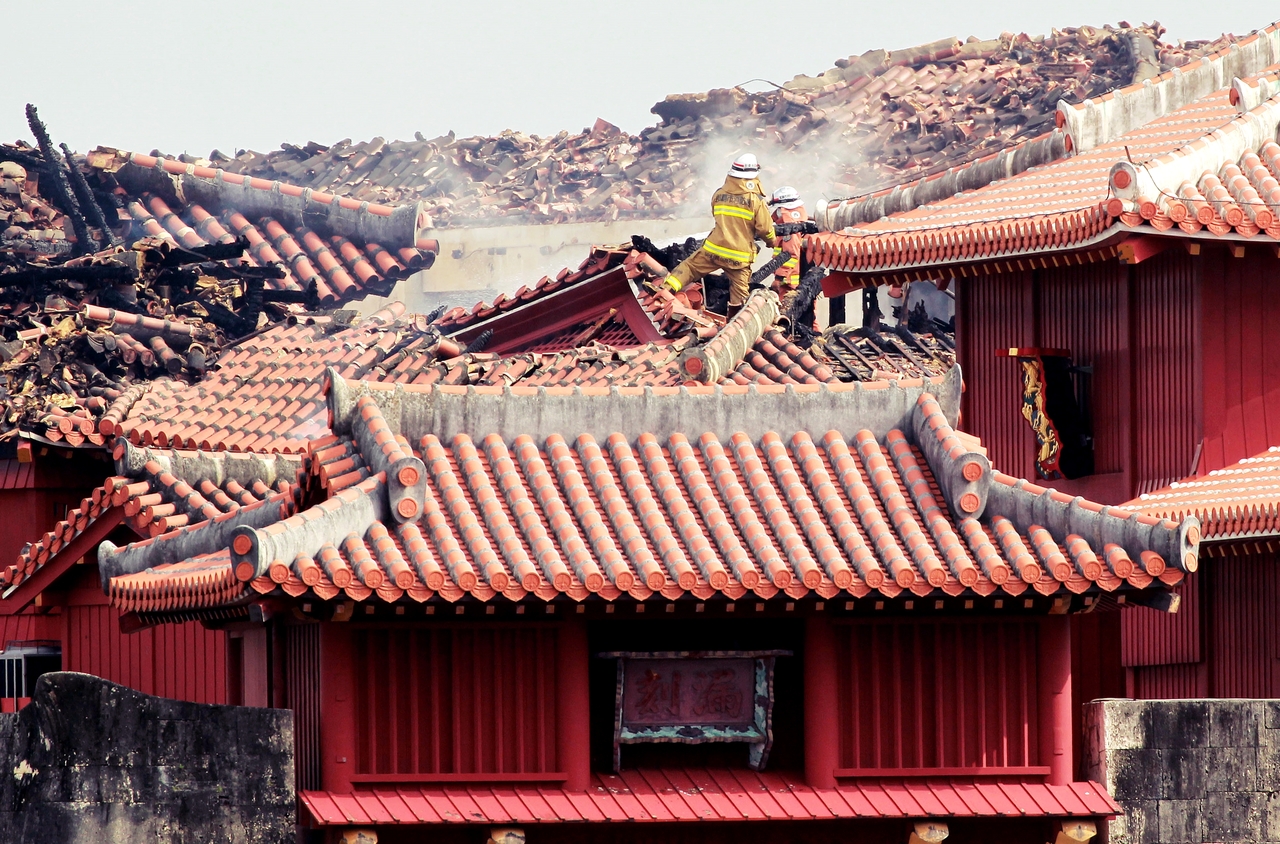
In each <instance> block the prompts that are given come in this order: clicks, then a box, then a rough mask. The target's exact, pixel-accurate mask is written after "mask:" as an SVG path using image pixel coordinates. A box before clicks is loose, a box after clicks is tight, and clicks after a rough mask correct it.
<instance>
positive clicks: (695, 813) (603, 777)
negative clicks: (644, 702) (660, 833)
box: [299, 769, 1121, 826]
mask: <svg viewBox="0 0 1280 844" xmlns="http://www.w3.org/2000/svg"><path fill="white" fill-rule="evenodd" d="M592 779H593V781H592V783H591V785H590V786H589V787H588V788H587V790H586V792H585V793H581V792H573V793H571V792H567V791H565V790H564V789H562V788H560V787H557V786H551V785H538V784H534V783H530V784H527V785H524V784H516V785H511V786H475V785H458V786H456V787H454V786H444V785H438V786H432V785H425V786H399V787H396V786H390V787H387V788H374V789H364V790H360V791H355V792H351V793H346V794H343V793H337V792H331V791H303V792H301V793H300V794H299V797H300V799H301V801H302V805H303V806H305V807H306V810H307V812H308V813H309V814H310V815H311V819H312V821H313V822H314V823H316V824H317V825H320V826H330V825H349V824H406V825H407V824H487V823H520V824H539V823H560V822H582V821H593V822H606V821H614V822H624V821H625V822H641V823H643V822H659V823H661V822H673V821H741V820H779V821H788V820H789V821H799V820H804V821H808V820H837V819H852V818H926V817H938V818H973V817H1066V816H1073V817H1080V816H1084V817H1090V816H1093V817H1097V816H1101V815H1114V814H1117V813H1119V812H1120V811H1121V810H1120V807H1119V806H1118V805H1116V803H1114V802H1113V801H1112V800H1111V798H1110V797H1108V796H1107V793H1106V791H1105V790H1104V789H1103V788H1102V786H1100V785H1098V784H1097V783H1093V782H1072V783H1066V784H1064V785H1044V784H1040V783H1028V782H1024V781H1019V780H1006V779H1000V778H988V777H984V778H982V779H980V780H979V779H967V778H963V777H951V778H948V777H941V778H936V779H929V780H924V781H914V780H912V781H905V780H900V779H892V778H881V779H859V780H856V781H850V782H847V783H842V784H840V785H838V786H836V787H835V788H829V789H827V788H813V787H811V786H809V785H807V784H805V782H804V781H803V778H801V777H793V776H789V775H788V774H785V773H766V772H760V771H749V770H737V769H733V770H729V769H679V770H663V769H643V770H635V771H623V772H621V773H619V774H601V773H598V774H595V775H593V778H592Z"/></svg>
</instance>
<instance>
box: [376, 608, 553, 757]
mask: <svg viewBox="0 0 1280 844" xmlns="http://www.w3.org/2000/svg"><path fill="white" fill-rule="evenodd" d="M557 635H558V631H557V630H556V629H555V628H548V627H528V626H525V627H490V628H472V627H456V628H452V627H451V628H435V627H428V628H422V627H420V628H409V629H394V628H390V629H376V628H374V629H357V630H353V631H352V636H353V641H352V654H353V657H354V659H353V665H354V677H353V681H354V688H355V719H356V733H357V735H356V759H357V762H356V774H357V775H374V774H439V775H456V774H473V773H501V774H535V773H553V772H556V771H557V770H558V767H557V764H558V760H557V758H556V640H557Z"/></svg>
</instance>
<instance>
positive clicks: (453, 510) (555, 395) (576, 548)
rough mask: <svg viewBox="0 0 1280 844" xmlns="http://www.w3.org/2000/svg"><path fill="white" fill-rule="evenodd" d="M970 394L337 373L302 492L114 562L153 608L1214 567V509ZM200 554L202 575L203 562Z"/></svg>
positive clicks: (1113, 579) (936, 582) (1157, 575)
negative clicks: (1144, 511) (1145, 484)
mask: <svg viewBox="0 0 1280 844" xmlns="http://www.w3.org/2000/svg"><path fill="white" fill-rule="evenodd" d="M926 390H934V391H937V392H939V394H940V395H941V396H942V402H941V404H940V403H939V401H938V400H935V399H934V398H933V396H932V395H931V394H930V393H929V392H926ZM957 401H958V373H957V372H955V371H953V372H952V374H951V377H950V378H949V379H947V380H946V381H945V382H934V383H930V384H923V383H920V382H917V383H916V384H914V385H911V384H909V383H905V382H903V383H902V384H901V385H899V386H890V385H888V384H886V383H884V382H880V383H879V384H877V385H876V386H874V387H868V386H866V385H839V384H837V385H833V386H797V387H789V388H786V389H785V390H779V389H778V388H750V389H748V388H742V387H737V386H728V387H717V388H709V387H700V388H686V389H681V390H678V391H677V390H670V389H662V388H646V389H644V390H626V391H619V390H612V391H592V390H575V391H565V390H561V391H558V392H557V391H551V390H547V389H545V388H543V389H538V390H532V389H527V388H514V389H506V390H498V389H493V388H469V389H466V390H458V389H457V388H449V387H440V388H434V389H427V390H422V389H420V388H415V387H396V388H394V389H386V388H383V387H377V386H375V385H373V384H371V383H368V382H347V381H343V380H342V379H341V378H339V377H336V376H335V378H334V386H333V388H332V393H331V395H330V398H329V404H330V408H331V412H332V413H333V418H334V430H335V433H334V434H333V435H332V436H329V437H325V438H323V439H319V440H316V441H315V442H313V443H312V445H311V447H310V450H309V452H308V455H307V459H306V473H305V477H304V479H303V481H302V486H301V492H300V496H299V497H300V499H301V502H302V505H301V506H302V507H303V509H301V510H299V512H297V514H296V515H293V516H291V517H289V518H287V519H285V520H283V521H278V522H276V523H273V524H270V525H265V526H256V527H249V526H241V527H237V528H235V529H234V530H233V531H231V532H230V533H224V534H217V535H215V534H213V533H205V534H202V535H201V536H200V537H198V538H197V539H196V541H195V542H189V543H187V544H185V545H183V546H181V548H180V550H181V552H182V553H181V554H180V555H179V554H175V553H174V552H175V551H177V550H179V546H176V545H174V546H164V545H163V544H162V545H159V546H157V547H152V548H149V547H147V546H146V545H145V544H137V545H133V546H129V547H127V548H123V549H116V548H114V546H111V547H108V546H104V548H103V550H102V551H101V552H100V554H99V557H100V565H101V567H102V571H103V577H104V582H108V581H109V584H110V594H111V597H112V600H113V602H114V603H116V604H117V605H118V606H121V607H122V608H127V609H130V610H134V611H140V612H161V611H174V610H189V609H197V608H203V607H207V606H210V604H209V603H208V600H209V598H208V595H209V594H210V593H209V591H208V590H209V589H211V588H214V586H209V585H208V584H214V585H215V586H216V589H217V590H222V591H219V592H218V594H220V595H232V594H233V593H232V591H231V585H230V580H229V579H228V574H227V573H228V572H231V573H232V574H233V575H234V577H235V578H236V579H237V580H239V581H240V582H241V583H242V584H243V585H242V587H241V591H240V592H239V593H234V599H235V600H241V599H244V598H246V597H248V596H249V595H251V594H252V593H258V594H264V595H265V594H271V593H275V592H277V590H279V591H280V592H282V593H283V594H285V595H289V596H293V597H298V596H301V595H304V594H307V593H310V594H312V595H314V596H315V597H316V598H319V599H322V600H329V599H333V598H336V597H338V596H340V595H344V594H345V596H346V597H348V598H351V599H354V600H360V601H363V600H369V599H372V598H374V597H375V596H376V597H377V598H378V599H381V600H383V601H388V602H394V601H399V600H400V599H402V598H403V597H406V596H407V597H408V598H410V599H413V600H416V601H425V600H427V599H429V598H431V597H433V596H435V595H438V596H439V597H441V598H443V599H445V600H448V601H456V600H459V599H461V598H463V597H465V596H468V595H469V596H471V597H473V598H476V599H479V600H482V601H488V600H492V599H494V598H495V597H497V596H498V595H499V594H502V595H503V596H505V597H506V598H507V599H509V600H513V601H516V600H520V599H521V598H523V597H525V596H526V595H529V594H533V595H535V596H537V597H539V598H541V599H543V600H551V599H553V598H556V597H558V596H561V595H564V596H567V597H569V598H570V599H573V600H577V601H581V600H584V599H586V598H588V597H589V596H591V595H593V594H594V595H598V596H599V597H601V598H604V599H606V600H614V599H617V598H619V597H622V596H623V595H624V594H627V595H629V596H630V597H631V598H634V599H636V600H645V599H647V598H649V597H651V596H653V595H654V593H659V594H661V595H662V596H664V597H666V598H668V599H675V598H678V597H680V596H682V595H692V596H695V597H698V598H700V599H704V600H705V599H707V598H710V597H712V596H713V595H717V594H720V595H723V596H724V597H726V598H729V599H736V598H740V597H744V596H746V595H749V594H751V595H755V596H758V597H760V598H766V599H767V598H770V597H773V596H775V595H778V594H780V593H785V594H786V595H788V596H790V597H792V598H798V597H802V596H804V595H807V594H809V593H816V594H817V595H819V596H823V597H826V598H833V597H835V596H836V595H839V594H845V595H847V596H849V597H854V598H859V597H864V596H867V595H870V594H873V593H875V594H878V595H881V596H885V597H896V596H898V595H900V594H904V595H907V596H910V595H914V596H925V595H930V594H935V595H937V596H939V597H941V596H944V595H947V596H958V595H979V596H988V595H999V594H1003V595H1010V596H1016V595H1021V594H1022V593H1023V592H1025V591H1026V590H1028V589H1031V590H1034V592H1036V593H1038V594H1041V595H1051V594H1056V593H1062V594H1068V595H1070V594H1081V593H1085V592H1092V593H1095V594H1103V593H1108V592H1114V591H1116V590H1121V589H1143V588H1146V587H1149V586H1152V585H1153V584H1155V582H1156V581H1159V585H1161V586H1167V585H1173V584H1175V583H1177V582H1179V581H1180V580H1181V578H1182V577H1183V572H1184V571H1190V570H1194V569H1195V566H1196V543H1197V541H1198V540H1197V538H1196V536H1195V535H1194V531H1195V529H1196V527H1195V525H1196V523H1195V520H1194V519H1191V520H1187V521H1186V522H1185V523H1184V524H1182V525H1178V524H1175V523H1173V522H1171V521H1166V520H1162V519H1158V518H1151V517H1145V516H1132V517H1130V516H1129V514H1127V513H1125V514H1120V513H1118V512H1116V511H1113V510H1112V509H1110V508H1105V507H1099V506H1098V505H1093V504H1090V503H1088V502H1083V501H1082V500H1080V499H1072V498H1071V497H1069V496H1065V495H1061V494H1060V493H1056V492H1054V491H1052V490H1045V489H1042V488H1040V487H1037V486H1034V485H1031V484H1027V483H1026V482H1025V481H1015V480H1014V479H1012V478H1009V477H1007V476H1005V475H1002V474H1001V473H998V472H993V471H992V470H991V469H990V468H989V464H988V463H987V461H986V458H985V456H983V455H982V454H981V453H980V452H976V451H972V450H969V449H968V448H967V447H966V446H965V445H963V444H962V441H961V439H962V438H961V436H960V435H957V434H956V433H955V432H954V431H953V430H952V428H951V425H950V422H949V421H948V419H947V415H946V414H945V413H944V412H943V410H942V407H943V406H946V407H949V408H952V410H951V412H952V413H953V414H954V408H955V405H956V402H957ZM384 413H386V414H390V415H389V416H384ZM953 418H954V417H953ZM464 420H465V422H464ZM833 420H845V422H844V423H843V424H844V425H846V426H847V432H846V433H842V432H840V431H835V430H829V431H828V430H826V428H827V427H829V425H830V424H831V422H832V421H833ZM463 424H465V426H466V427H465V428H464V427H460V425H463ZM860 426H865V427H860ZM392 431H397V432H399V433H398V434H396V435H395V436H393V435H392V433H391V432H392ZM698 431H705V433H702V434H700V435H695V434H696V432H698ZM684 432H689V433H687V434H686V433H684ZM401 434H403V436H401ZM308 505H309V506H308ZM161 539H163V537H162V538H161ZM214 540H219V541H221V542H222V543H223V544H221V545H219V544H217V542H214ZM153 541H158V540H153ZM227 544H229V545H230V549H231V551H230V556H229V559H227V561H226V562H222V560H223V559H224V558H222V557H219V556H218V555H219V554H220V553H221V552H222V551H224V550H225V548H226V547H227ZM160 565H168V566H170V568H168V569H165V570H164V571H166V572H169V574H162V573H161V571H160V570H158V569H157V566H160ZM197 574H198V577H199V578H201V580H200V583H201V584H202V585H201V588H200V589H193V588H191V587H187V586H184V585H183V584H184V583H185V582H186V579H188V578H191V577H195V576H197Z"/></svg>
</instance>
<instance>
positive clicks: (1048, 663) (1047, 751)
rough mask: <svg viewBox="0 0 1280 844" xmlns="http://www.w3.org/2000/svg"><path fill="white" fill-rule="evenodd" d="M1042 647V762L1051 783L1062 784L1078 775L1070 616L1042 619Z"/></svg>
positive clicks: (1040, 664) (1040, 695) (1040, 685)
mask: <svg viewBox="0 0 1280 844" xmlns="http://www.w3.org/2000/svg"><path fill="white" fill-rule="evenodd" d="M1039 651H1040V654H1039V656H1040V659H1039V672H1038V678H1037V679H1038V681H1039V682H1038V687H1039V701H1040V706H1039V710H1040V712H1039V715H1040V764H1041V765H1048V766H1049V784H1050V785H1063V784H1065V783H1069V782H1071V781H1072V780H1073V779H1075V766H1074V765H1073V763H1072V760H1071V755H1072V754H1071V738H1072V732H1073V730H1074V726H1075V725H1074V719H1073V718H1072V707H1071V621H1070V618H1069V617H1068V616H1066V615H1051V616H1048V617H1046V618H1044V619H1043V620H1042V621H1041V622H1040V642H1039Z"/></svg>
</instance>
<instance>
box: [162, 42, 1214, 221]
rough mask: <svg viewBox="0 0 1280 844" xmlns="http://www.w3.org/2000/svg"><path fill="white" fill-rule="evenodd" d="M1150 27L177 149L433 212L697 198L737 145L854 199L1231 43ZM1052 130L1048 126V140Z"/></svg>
mask: <svg viewBox="0 0 1280 844" xmlns="http://www.w3.org/2000/svg"><path fill="white" fill-rule="evenodd" d="M1162 33H1163V28H1162V27H1161V26H1160V25H1159V24H1152V25H1150V26H1147V25H1143V26H1136V27H1131V26H1129V25H1128V24H1123V23H1122V24H1121V25H1120V26H1119V27H1118V28H1115V27H1110V26H1107V27H1102V28H1095V27H1089V26H1082V27H1068V28H1066V29H1062V30H1054V31H1053V32H1051V33H1050V34H1049V35H1048V36H1043V37H1041V36H1037V37H1029V36H1027V35H1026V34H1020V35H1015V34H1013V33H1002V34H1001V35H1000V36H999V37H998V38H994V39H990V40H985V41H984V40H979V39H976V38H970V39H968V40H967V41H965V42H961V41H960V40H959V39H956V38H947V39H942V40H940V41H937V42H934V43H931V44H925V45H921V46H919V47H914V48H910V49H905V50H894V51H885V50H872V51H869V52H867V53H865V54H863V55H861V56H850V57H848V58H847V59H841V60H839V61H837V62H836V67H834V68H832V69H830V70H828V71H826V72H825V73H822V74H820V75H819V76H817V77H808V76H797V77H795V78H794V79H792V80H791V81H790V82H787V83H785V84H783V85H780V86H776V87H773V88H771V89H770V90H767V91H765V92H764V93H749V92H748V91H747V90H746V89H745V88H742V87H738V88H728V89H718V90H713V91H709V92H706V93H702V94H678V95H673V96H670V97H667V98H666V99H665V100H663V101H662V102H660V103H658V104H657V105H655V106H654V107H653V112H654V113H655V114H657V115H658V116H659V117H660V118H661V122H660V123H659V124H658V125H656V126H653V127H650V128H648V129H645V130H644V131H642V132H641V133H640V134H639V135H629V134H627V133H625V132H622V131H621V130H619V129H618V128H617V127H616V126H613V125H611V124H609V123H608V122H606V121H604V120H597V121H596V123H595V125H594V126H592V127H591V128H590V129H584V130H583V131H582V132H580V133H576V134H570V133H567V132H562V133H560V134H558V135H556V136H554V137H550V138H540V137H537V136H531V135H525V134H523V133H520V132H510V131H509V132H504V133H502V134H501V135H499V136H497V137H492V138H483V137H471V138H458V137H456V136H454V135H453V134H452V133H450V134H449V135H447V136H443V137H438V138H433V139H430V140H428V139H426V138H424V137H422V136H421V135H419V136H417V137H416V139H415V140H410V141H386V140H385V139H383V138H374V139H372V140H370V141H366V142H363V143H352V142H351V141H350V140H343V141H339V142H338V143H336V144H334V145H332V146H325V145H322V144H318V143H315V142H311V143H308V144H306V145H304V146H295V145H292V144H284V145H282V148H281V149H280V150H276V151H273V152H270V153H265V154H264V153H259V152H254V151H243V152H240V153H237V154H236V155H235V156H234V157H228V156H225V155H222V154H221V153H218V152H217V151H214V153H212V154H211V155H210V156H209V158H208V159H196V158H192V157H187V156H184V157H183V161H186V162H189V163H192V164H196V165H208V166H211V167H217V168H220V169H222V170H224V171H225V172H227V173H235V174H244V175H250V176H255V177H258V178H262V179H267V180H274V179H283V180H284V181H286V182H290V183H293V184H297V185H299V186H302V187H307V188H310V189H313V190H321V191H329V192H332V193H335V194H337V195H341V196H349V197H351V198H353V199H356V200H360V201H369V202H376V203H386V204H392V203H412V202H418V201H421V202H422V203H424V207H425V209H426V211H427V213H428V214H429V215H430V217H431V220H432V222H433V224H434V225H435V226H437V227H443V226H447V225H459V224H465V225H482V224H501V223H558V222H571V221H581V220H611V219H620V218H621V219H627V218H643V217H652V216H655V215H666V214H671V213H673V212H676V213H680V212H682V210H683V209H684V207H685V206H686V205H688V204H690V203H693V204H694V205H696V206H697V207H698V208H699V209H700V208H701V202H702V198H703V197H704V196H705V194H706V192H707V191H708V190H710V189H711V188H714V187H715V186H714V185H708V184H704V183H703V181H702V180H703V178H704V174H705V173H708V172H713V173H715V174H716V176H717V177H718V175H719V174H720V173H721V172H722V168H723V165H722V163H720V160H721V159H724V160H726V161H727V160H728V159H729V158H732V157H733V150H736V149H745V148H750V149H752V150H753V151H755V152H757V153H758V154H759V156H760V159H761V161H762V162H763V163H764V165H765V170H764V174H765V177H766V179H767V180H769V182H770V183H771V184H772V183H773V182H774V181H775V180H779V179H780V180H782V181H783V182H786V183H790V184H794V185H797V186H801V187H802V188H803V189H804V191H805V192H806V193H809V192H812V193H815V194H816V193H819V192H822V193H824V194H826V195H850V194H857V193H862V192H865V191H868V190H874V189H877V188H879V187H881V186H884V185H886V184H892V183H896V182H898V181H901V180H906V179H911V178H915V177H918V176H923V175H927V174H930V173H934V172H937V171H939V170H942V169H946V168H947V167H950V166H953V165H956V164H959V163H961V162H964V161H968V160H971V159H973V158H976V157H979V156H982V155H984V154H986V153H989V152H991V151H993V150H998V149H1000V148H1002V147H1005V146H1007V145H1009V144H1010V143H1015V142H1018V141H1020V140H1022V139H1026V138H1033V137H1036V136H1039V135H1043V134H1045V133H1048V132H1051V131H1052V130H1053V116H1054V107H1055V105H1056V104H1057V103H1058V102H1059V101H1062V100H1065V101H1067V102H1075V101H1079V100H1081V99H1083V98H1086V97H1091V96H1095V95H1098V94H1101V93H1103V92H1105V91H1107V90H1110V89H1112V88H1117V87H1120V86H1123V85H1127V84H1130V83H1134V82H1137V83H1140V82H1142V81H1143V80H1145V79H1148V78H1150V77H1152V76H1155V75H1156V74H1159V73H1161V72H1163V71H1168V70H1170V69H1172V68H1175V67H1179V66H1182V65H1186V64H1188V63H1189V62H1191V61H1193V60H1194V59H1195V58H1197V57H1198V56H1200V55H1203V54H1204V53H1205V52H1212V51H1215V50H1218V49H1221V48H1222V47H1224V46H1226V45H1227V44H1229V43H1230V42H1231V41H1232V40H1233V39H1232V37H1231V36H1223V37H1221V38H1219V39H1217V40H1216V41H1213V42H1188V43H1186V44H1181V43H1180V44H1170V43H1165V42H1162V41H1161V40H1160V36H1161V34H1162ZM1060 143H1061V137H1060V136H1059V144H1060Z"/></svg>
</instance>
